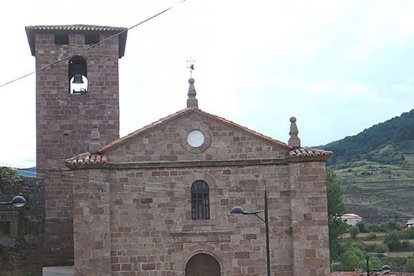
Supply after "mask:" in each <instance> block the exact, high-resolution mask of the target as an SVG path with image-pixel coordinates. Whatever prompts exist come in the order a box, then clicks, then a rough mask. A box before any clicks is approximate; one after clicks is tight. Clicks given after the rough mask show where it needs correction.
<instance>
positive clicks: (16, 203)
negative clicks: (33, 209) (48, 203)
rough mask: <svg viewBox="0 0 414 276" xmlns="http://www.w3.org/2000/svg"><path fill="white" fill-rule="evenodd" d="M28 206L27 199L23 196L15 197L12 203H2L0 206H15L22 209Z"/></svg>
mask: <svg viewBox="0 0 414 276" xmlns="http://www.w3.org/2000/svg"><path fill="white" fill-rule="evenodd" d="M25 204H26V199H25V198H24V197H22V196H15V197H13V198H12V200H10V201H6V202H0V205H13V206H14V207H17V208H19V207H22V206H23V205H25Z"/></svg>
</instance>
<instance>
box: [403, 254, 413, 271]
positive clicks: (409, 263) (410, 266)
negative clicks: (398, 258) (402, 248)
mask: <svg viewBox="0 0 414 276" xmlns="http://www.w3.org/2000/svg"><path fill="white" fill-rule="evenodd" d="M404 271H405V272H414V257H411V258H407V259H406V260H405V264H404Z"/></svg>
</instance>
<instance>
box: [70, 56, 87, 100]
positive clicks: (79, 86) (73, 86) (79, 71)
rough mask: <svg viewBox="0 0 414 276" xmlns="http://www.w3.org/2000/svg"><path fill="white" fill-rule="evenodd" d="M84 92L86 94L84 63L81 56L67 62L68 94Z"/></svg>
mask: <svg viewBox="0 0 414 276" xmlns="http://www.w3.org/2000/svg"><path fill="white" fill-rule="evenodd" d="M86 92H88V78H87V69H86V61H85V59H84V58H83V57H81V56H74V57H72V58H71V59H70V60H69V93H70V94H86Z"/></svg>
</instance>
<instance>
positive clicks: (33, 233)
mask: <svg viewBox="0 0 414 276" xmlns="http://www.w3.org/2000/svg"><path fill="white" fill-rule="evenodd" d="M0 186H1V187H0V191H1V192H0V200H1V201H8V200H10V199H11V198H12V197H13V196H14V195H18V194H21V195H23V196H24V197H25V198H26V199H27V202H26V205H25V206H23V207H21V208H16V207H14V206H10V205H7V206H0V225H1V227H0V228H1V229H0V275H41V271H42V254H41V249H42V243H43V219H44V187H43V186H42V185H41V184H40V183H39V182H38V181H36V179H34V178H23V179H18V180H17V181H16V182H14V183H0Z"/></svg>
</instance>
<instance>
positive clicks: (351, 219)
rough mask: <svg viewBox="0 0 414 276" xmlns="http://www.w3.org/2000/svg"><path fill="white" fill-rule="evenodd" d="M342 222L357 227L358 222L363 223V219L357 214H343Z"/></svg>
mask: <svg viewBox="0 0 414 276" xmlns="http://www.w3.org/2000/svg"><path fill="white" fill-rule="evenodd" d="M341 220H342V221H343V222H345V223H346V224H348V225H352V226H353V225H357V223H358V222H361V221H362V217H361V216H359V215H357V214H343V215H342V216H341Z"/></svg>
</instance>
